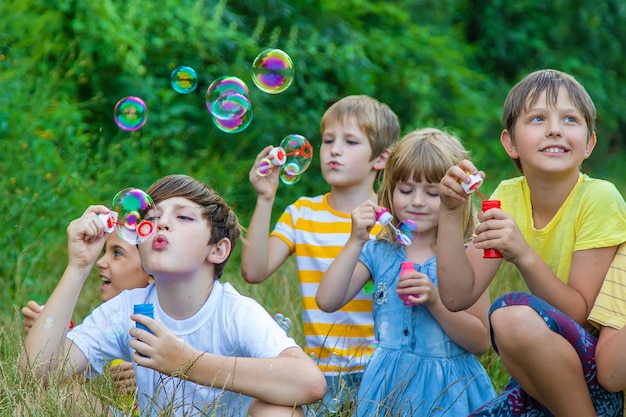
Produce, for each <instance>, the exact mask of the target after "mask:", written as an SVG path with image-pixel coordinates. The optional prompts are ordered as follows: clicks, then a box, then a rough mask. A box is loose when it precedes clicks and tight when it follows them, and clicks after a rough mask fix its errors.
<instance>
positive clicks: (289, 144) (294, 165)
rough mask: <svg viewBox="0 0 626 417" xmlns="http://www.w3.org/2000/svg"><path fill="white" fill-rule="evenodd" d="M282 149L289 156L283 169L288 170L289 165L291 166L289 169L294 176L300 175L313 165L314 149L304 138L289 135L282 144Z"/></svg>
mask: <svg viewBox="0 0 626 417" xmlns="http://www.w3.org/2000/svg"><path fill="white" fill-rule="evenodd" d="M280 147H281V148H283V149H284V150H285V154H286V155H287V158H286V161H285V162H286V163H285V165H284V168H283V169H287V165H289V164H291V166H290V168H289V169H291V170H293V172H292V174H295V175H300V174H302V173H303V172H304V171H306V170H307V168H308V167H309V166H310V165H311V161H312V160H313V147H312V146H311V144H310V143H309V141H308V139H307V138H305V137H304V136H302V135H297V134H291V135H287V136H285V138H284V139H283V140H282V141H281V142H280Z"/></svg>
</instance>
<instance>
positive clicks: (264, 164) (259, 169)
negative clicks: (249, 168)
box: [256, 158, 274, 177]
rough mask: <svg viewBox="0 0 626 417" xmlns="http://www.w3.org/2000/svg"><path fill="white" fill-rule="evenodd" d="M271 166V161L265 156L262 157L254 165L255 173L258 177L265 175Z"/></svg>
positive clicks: (270, 169) (268, 172)
mask: <svg viewBox="0 0 626 417" xmlns="http://www.w3.org/2000/svg"><path fill="white" fill-rule="evenodd" d="M273 166H274V165H273V164H272V161H270V160H269V159H267V158H263V159H261V160H260V161H259V163H258V164H257V166H256V173H257V175H258V176H260V177H266V176H268V175H269V174H270V173H271V172H272V167H273Z"/></svg>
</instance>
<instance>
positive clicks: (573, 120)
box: [565, 116, 578, 123]
mask: <svg viewBox="0 0 626 417" xmlns="http://www.w3.org/2000/svg"><path fill="white" fill-rule="evenodd" d="M565 121H566V122H568V123H576V122H578V118H576V117H574V116H565Z"/></svg>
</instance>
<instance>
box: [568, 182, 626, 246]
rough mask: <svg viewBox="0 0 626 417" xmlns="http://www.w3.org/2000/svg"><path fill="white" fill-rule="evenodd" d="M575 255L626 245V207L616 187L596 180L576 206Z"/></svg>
mask: <svg viewBox="0 0 626 417" xmlns="http://www.w3.org/2000/svg"><path fill="white" fill-rule="evenodd" d="M579 207H580V208H581V213H580V215H579V216H577V219H576V223H577V225H576V229H577V231H578V232H577V236H576V245H575V247H574V250H575V251H578V250H586V249H592V248H602V247H607V246H616V245H619V244H621V243H622V242H625V241H626V204H625V203H624V199H623V198H622V195H621V194H620V192H619V191H618V190H617V188H616V187H615V185H613V184H612V183H610V182H609V181H602V180H597V181H595V182H594V183H593V186H592V187H589V190H588V192H586V193H585V195H584V197H583V199H582V201H581V202H580V203H579Z"/></svg>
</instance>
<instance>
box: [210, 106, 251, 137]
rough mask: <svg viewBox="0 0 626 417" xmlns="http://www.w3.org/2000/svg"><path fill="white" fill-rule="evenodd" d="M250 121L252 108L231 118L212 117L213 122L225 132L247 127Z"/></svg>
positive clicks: (235, 131) (237, 130) (234, 131)
mask: <svg viewBox="0 0 626 417" xmlns="http://www.w3.org/2000/svg"><path fill="white" fill-rule="evenodd" d="M250 122H252V109H248V110H247V111H246V112H245V113H243V115H242V116H239V117H233V118H221V117H213V124H214V125H215V126H216V127H217V128H218V129H220V130H221V131H222V132H226V133H238V132H241V131H242V130H244V129H245V128H247V127H248V126H249V125H250Z"/></svg>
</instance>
